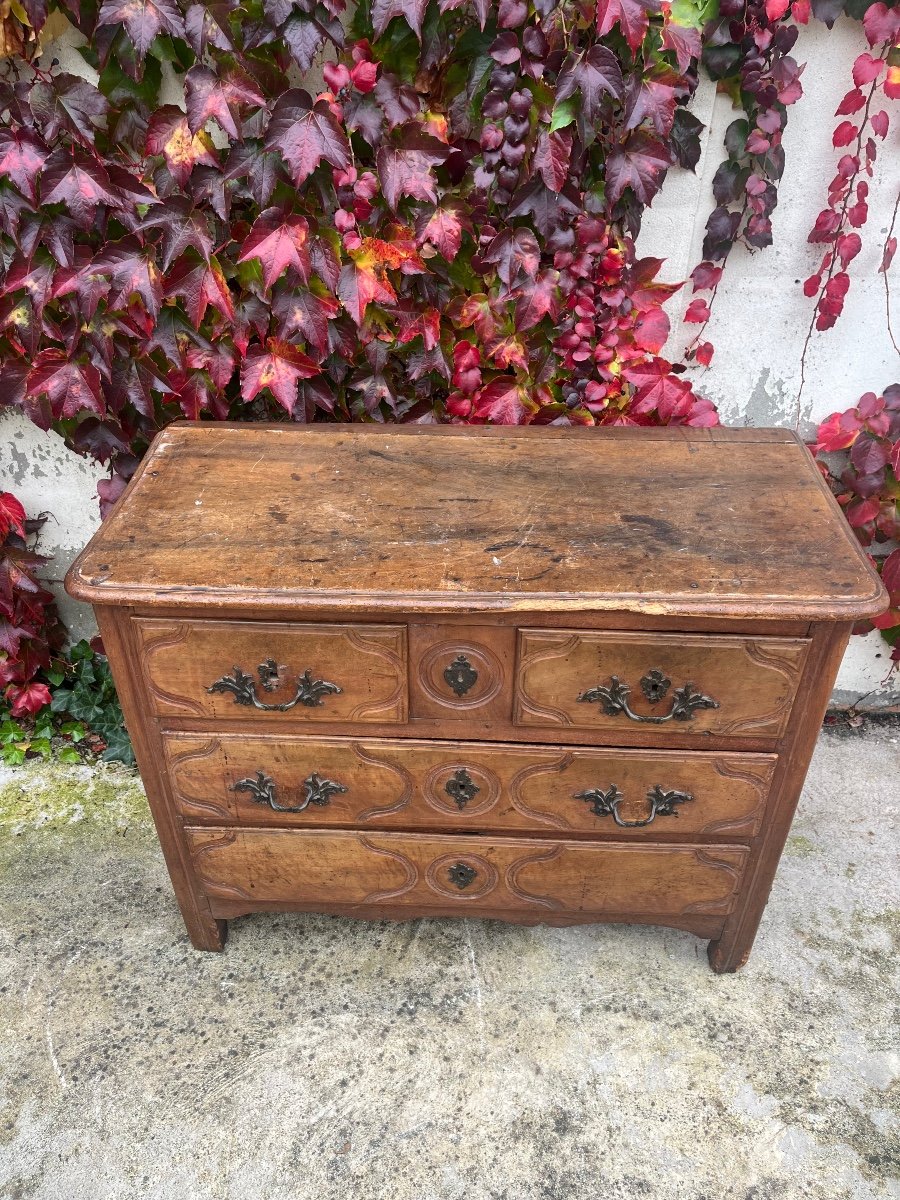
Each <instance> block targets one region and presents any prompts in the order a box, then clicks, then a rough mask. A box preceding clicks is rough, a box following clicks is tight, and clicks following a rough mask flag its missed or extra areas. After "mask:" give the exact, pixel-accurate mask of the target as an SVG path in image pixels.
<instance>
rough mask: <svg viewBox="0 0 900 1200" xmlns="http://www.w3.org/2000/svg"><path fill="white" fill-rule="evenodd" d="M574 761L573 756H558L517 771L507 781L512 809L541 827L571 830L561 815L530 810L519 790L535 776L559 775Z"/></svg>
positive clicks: (569, 824) (570, 826) (568, 823)
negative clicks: (538, 823) (550, 760)
mask: <svg viewBox="0 0 900 1200" xmlns="http://www.w3.org/2000/svg"><path fill="white" fill-rule="evenodd" d="M574 761H575V756H574V755H573V754H560V755H559V757H558V758H556V759H554V760H553V761H552V762H546V761H544V762H539V763H533V764H532V765H531V766H530V767H525V768H524V769H523V770H521V771H517V772H516V774H515V775H513V777H512V779H510V781H509V799H510V802H511V803H512V806H513V808H514V809H515V810H516V811H517V812H520V813H521V814H522V816H523V817H528V818H529V820H532V821H539V822H540V823H541V824H542V825H549V826H551V828H553V829H572V828H573V826H572V824H571V822H569V821H567V820H566V819H565V817H564V816H562V814H559V813H556V814H553V813H548V812H542V811H541V810H540V809H537V808H532V807H531V806H530V805H528V804H526V803H525V801H524V800H523V799H522V792H521V788H522V785H523V784H524V783H525V781H526V780H528V779H533V778H534V777H535V776H536V775H545V774H547V775H552V774H559V773H560V772H562V771H564V770H565V769H566V767H568V766H571V765H572V763H573V762H574Z"/></svg>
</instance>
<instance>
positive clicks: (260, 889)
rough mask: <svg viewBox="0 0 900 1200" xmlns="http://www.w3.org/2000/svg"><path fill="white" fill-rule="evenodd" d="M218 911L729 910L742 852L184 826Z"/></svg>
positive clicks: (631, 913) (654, 913)
mask: <svg viewBox="0 0 900 1200" xmlns="http://www.w3.org/2000/svg"><path fill="white" fill-rule="evenodd" d="M186 836H187V839H188V845H189V847H190V850H191V854H192V856H193V860H194V866H195V868H196V870H197V873H198V875H199V877H200V879H201V880H202V882H203V885H204V888H205V890H206V892H207V894H208V895H209V896H211V897H220V898H221V899H222V900H224V901H226V902H227V903H228V904H229V905H233V904H234V903H235V902H237V903H238V904H240V903H241V902H242V901H243V902H244V903H247V904H250V905H255V904H292V903H293V904H303V903H311V902H312V903H317V904H321V905H324V906H328V905H372V904H390V905H399V906H403V905H410V906H414V907H416V908H425V909H427V908H436V909H440V910H443V911H446V910H448V909H449V910H455V911H458V912H465V911H467V910H468V911H471V912H474V913H478V912H482V913H486V914H490V913H507V912H509V913H515V912H518V913H523V914H524V913H532V914H535V915H537V914H541V913H542V912H543V913H547V912H548V911H549V912H558V913H567V912H568V913H591V914H597V915H598V916H603V915H605V916H614V917H635V918H637V919H645V920H652V919H653V918H657V917H669V918H672V917H680V916H685V915H686V914H688V913H703V914H707V915H709V916H722V917H725V916H727V915H728V913H729V912H730V911H731V908H732V905H733V903H734V896H735V893H736V890H737V887H738V884H739V882H740V878H741V874H742V872H743V868H744V864H745V862H746V858H747V853H748V851H747V849H746V848H745V847H742V846H693V845H681V846H657V845H645V846H623V845H621V844H619V845H617V844H615V843H613V844H598V843H592V842H566V841H540V840H532V839H530V838H529V839H523V838H493V839H490V840H489V839H487V838H463V837H437V836H426V835H423V834H400V833H376V832H375V831H372V832H370V833H349V832H335V831H333V830H306V831H302V832H301V831H300V830H283V829H282V830H274V829H188V830H186Z"/></svg>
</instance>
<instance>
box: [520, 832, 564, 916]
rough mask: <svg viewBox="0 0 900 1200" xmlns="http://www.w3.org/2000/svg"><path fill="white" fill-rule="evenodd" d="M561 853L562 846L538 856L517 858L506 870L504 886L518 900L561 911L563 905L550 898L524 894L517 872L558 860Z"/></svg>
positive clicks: (542, 852) (530, 855)
mask: <svg viewBox="0 0 900 1200" xmlns="http://www.w3.org/2000/svg"><path fill="white" fill-rule="evenodd" d="M562 852H563V847H562V846H554V847H553V849H552V850H543V851H541V852H540V853H539V854H529V855H526V856H525V857H524V858H517V859H516V861H515V862H513V863H510V864H509V866H508V867H507V868H506V886H507V887H508V888H509V890H510V891H511V892H512V893H513V894H514V895H516V896H518V897H519V899H520V900H525V901H526V902H527V903H529V904H539V905H540V906H541V907H542V908H552V909H563V908H565V905H564V904H563V903H562V902H561V901H559V900H554V899H553V897H552V896H538V895H535V894H534V893H533V892H526V891H525V889H524V888H522V887H520V886H519V872H520V871H521V870H523V869H524V868H525V867H530V866H533V865H534V864H535V863H539V862H551V861H552V860H553V859H554V858H558V857H559V855H560V854H562Z"/></svg>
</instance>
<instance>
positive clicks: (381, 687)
mask: <svg viewBox="0 0 900 1200" xmlns="http://www.w3.org/2000/svg"><path fill="white" fill-rule="evenodd" d="M135 624H136V626H137V628H138V632H139V635H140V639H141V644H142V649H143V654H142V659H143V670H144V678H145V681H146V684H147V691H148V694H149V696H150V700H151V703H152V705H153V708H154V710H155V711H156V713H157V714H158V715H160V716H178V717H217V718H222V719H229V718H231V719H238V718H239V719H240V720H241V721H242V722H244V723H247V722H252V721H254V720H258V719H259V718H260V717H263V716H265V717H269V718H275V719H278V720H282V721H284V722H285V724H298V723H299V724H306V723H311V722H316V721H347V722H354V723H356V722H360V723H370V724H371V723H373V722H380V723H384V722H388V723H398V724H399V723H404V722H405V721H406V716H407V685H406V627H405V626H403V625H285V624H279V623H274V622H273V623H271V624H263V623H261V622H256V621H197V622H191V621H162V620H153V619H141V618H139V619H137V620H136V621H135Z"/></svg>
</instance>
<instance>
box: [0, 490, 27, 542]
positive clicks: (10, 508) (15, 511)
mask: <svg viewBox="0 0 900 1200" xmlns="http://www.w3.org/2000/svg"><path fill="white" fill-rule="evenodd" d="M11 529H14V530H15V531H16V533H17V534H18V535H19V537H21V538H23V537H24V536H25V509H24V508H23V507H22V505H21V504H20V503H19V501H18V500H17V499H16V498H15V496H14V495H13V494H12V492H0V543H2V542H3V541H4V540H5V539H6V535H7V534H8V533H9V531H10V530H11Z"/></svg>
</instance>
